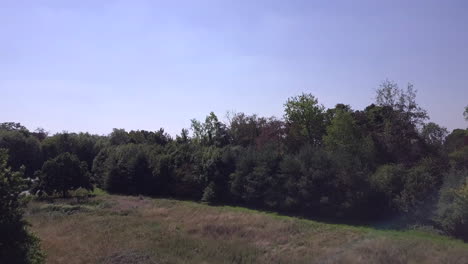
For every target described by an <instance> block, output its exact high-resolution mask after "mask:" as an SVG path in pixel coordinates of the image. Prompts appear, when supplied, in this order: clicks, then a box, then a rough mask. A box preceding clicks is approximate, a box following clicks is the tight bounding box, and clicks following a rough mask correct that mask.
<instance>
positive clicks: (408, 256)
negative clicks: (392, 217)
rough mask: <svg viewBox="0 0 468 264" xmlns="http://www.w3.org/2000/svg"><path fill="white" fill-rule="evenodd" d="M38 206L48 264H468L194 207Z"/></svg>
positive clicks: (349, 235)
mask: <svg viewBox="0 0 468 264" xmlns="http://www.w3.org/2000/svg"><path fill="white" fill-rule="evenodd" d="M89 203H90V204H88V205H80V206H78V207H76V206H75V207H73V208H71V207H70V205H67V204H66V203H59V204H56V205H49V204H45V203H38V202H33V203H32V204H31V206H30V209H29V215H28V220H29V221H30V222H31V223H32V225H33V226H32V228H33V230H34V231H35V232H36V233H37V234H38V235H39V237H40V238H41V239H42V246H43V248H44V250H45V252H46V254H47V263H70V264H73V263H468V246H467V245H466V244H463V243H462V242H459V241H454V240H450V239H447V238H443V237H438V236H434V235H425V234H414V233H411V232H408V233H404V232H383V231H376V230H372V229H369V228H355V227H350V226H344V225H329V224H323V223H317V222H313V221H307V220H300V219H295V218H290V217H281V216H275V215H271V214H266V213H259V212H254V211H251V210H245V209H239V208H230V207H210V206H205V205H201V204H196V203H191V202H180V201H172V200H164V199H149V198H144V199H142V198H138V197H126V196H100V197H97V198H94V200H90V201H89Z"/></svg>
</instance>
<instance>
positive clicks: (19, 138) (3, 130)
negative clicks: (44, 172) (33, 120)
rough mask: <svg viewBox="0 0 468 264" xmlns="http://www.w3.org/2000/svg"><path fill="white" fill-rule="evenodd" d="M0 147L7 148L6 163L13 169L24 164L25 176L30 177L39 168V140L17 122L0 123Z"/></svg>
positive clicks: (40, 159) (17, 168) (40, 151)
mask: <svg viewBox="0 0 468 264" xmlns="http://www.w3.org/2000/svg"><path fill="white" fill-rule="evenodd" d="M0 148H5V149H8V152H9V158H8V165H9V166H11V167H12V169H14V170H19V169H20V167H21V166H23V165H24V166H26V170H25V176H26V177H32V176H33V174H34V171H35V170H37V169H40V167H41V162H42V150H41V145H40V142H39V140H38V139H37V138H35V137H34V136H32V134H31V133H29V131H28V130H27V129H26V128H25V127H23V126H21V125H20V124H19V123H2V124H0Z"/></svg>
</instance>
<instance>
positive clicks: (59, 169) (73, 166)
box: [40, 152, 93, 197]
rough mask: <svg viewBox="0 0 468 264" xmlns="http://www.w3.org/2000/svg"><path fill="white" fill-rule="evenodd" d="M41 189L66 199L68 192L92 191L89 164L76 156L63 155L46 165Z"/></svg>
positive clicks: (43, 169) (41, 180) (47, 162)
mask: <svg viewBox="0 0 468 264" xmlns="http://www.w3.org/2000/svg"><path fill="white" fill-rule="evenodd" d="M40 188H41V189H42V190H44V191H45V192H46V193H47V194H53V193H55V192H58V193H60V194H62V196H63V197H65V196H66V195H67V194H68V191H70V190H75V189H78V188H84V189H88V190H92V189H93V186H92V184H91V177H90V174H89V173H88V168H87V164H86V162H84V161H80V160H79V159H78V157H77V156H76V155H74V154H70V153H68V152H65V153H62V154H60V155H59V156H57V157H56V158H53V159H49V160H48V161H46V162H45V163H44V165H43V166H42V170H41V179H40Z"/></svg>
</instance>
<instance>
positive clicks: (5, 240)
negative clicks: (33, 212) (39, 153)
mask: <svg viewBox="0 0 468 264" xmlns="http://www.w3.org/2000/svg"><path fill="white" fill-rule="evenodd" d="M7 156H8V155H7V152H6V150H4V149H0V212H1V214H0V234H1V235H0V263H43V262H44V257H43V255H42V253H41V251H40V246H39V240H38V239H37V238H36V237H35V236H34V235H33V234H31V233H30V232H29V231H28V230H27V225H28V224H27V222H26V221H24V220H23V218H22V216H23V210H22V209H23V207H24V206H25V204H24V201H23V200H22V198H21V195H20V193H21V192H22V191H24V190H25V184H24V180H23V175H22V174H23V172H22V171H19V172H15V171H12V170H11V169H10V168H8V167H7V159H8V157H7Z"/></svg>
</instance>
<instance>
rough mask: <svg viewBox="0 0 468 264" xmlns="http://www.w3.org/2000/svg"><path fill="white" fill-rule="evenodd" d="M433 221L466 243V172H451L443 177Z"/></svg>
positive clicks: (467, 183)
mask: <svg viewBox="0 0 468 264" xmlns="http://www.w3.org/2000/svg"><path fill="white" fill-rule="evenodd" d="M435 221H436V222H437V223H438V224H439V225H440V226H441V227H442V229H443V230H444V231H445V232H447V233H448V234H451V235H454V236H457V237H460V238H462V239H464V240H466V241H468V171H466V170H451V171H450V172H449V173H448V174H447V175H446V176H445V180H444V184H443V186H442V188H441V191H440V198H439V202H438V204H437V211H436V217H435Z"/></svg>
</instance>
